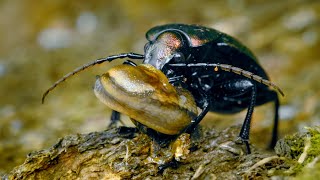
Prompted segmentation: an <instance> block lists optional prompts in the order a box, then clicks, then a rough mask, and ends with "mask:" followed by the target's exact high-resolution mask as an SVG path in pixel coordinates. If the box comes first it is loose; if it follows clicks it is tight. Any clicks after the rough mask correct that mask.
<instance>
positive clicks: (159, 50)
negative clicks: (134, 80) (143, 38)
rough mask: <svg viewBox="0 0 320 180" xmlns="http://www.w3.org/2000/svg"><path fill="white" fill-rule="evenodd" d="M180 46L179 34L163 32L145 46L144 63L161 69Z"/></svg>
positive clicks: (181, 43) (181, 42)
mask: <svg viewBox="0 0 320 180" xmlns="http://www.w3.org/2000/svg"><path fill="white" fill-rule="evenodd" d="M182 46H183V40H182V37H181V35H180V34H179V33H177V32H164V33H162V34H160V35H159V36H158V37H157V38H156V39H155V40H154V41H151V42H149V43H148V44H147V45H146V47H145V59H144V63H146V64H151V65H153V66H154V67H156V68H157V69H162V68H163V66H164V65H165V64H167V63H169V61H170V60H171V59H173V57H174V56H175V54H176V53H177V52H178V50H179V49H180V48H181V47H182Z"/></svg>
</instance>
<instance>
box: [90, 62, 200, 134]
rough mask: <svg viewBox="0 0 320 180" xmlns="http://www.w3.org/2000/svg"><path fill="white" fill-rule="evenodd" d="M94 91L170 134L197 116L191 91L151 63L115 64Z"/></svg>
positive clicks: (111, 104)
mask: <svg viewBox="0 0 320 180" xmlns="http://www.w3.org/2000/svg"><path fill="white" fill-rule="evenodd" d="M94 92H95V94H96V96H97V97H98V98H99V99H100V100H101V101H102V102H103V103H104V104H106V105H107V106H108V107H110V108H111V109H113V110H116V111H118V112H120V113H123V114H126V115H128V116H129V117H130V118H132V119H134V120H135V121H138V122H140V123H141V124H143V125H145V126H147V127H149V128H151V129H153V130H155V131H158V132H160V133H163V134H167V135H176V134H179V133H180V132H181V131H182V130H183V129H184V128H185V127H187V126H188V125H189V124H190V123H191V120H192V119H193V118H195V117H196V116H197V106H196V103H195V101H194V99H193V96H192V95H191V93H190V92H189V91H187V90H184V89H183V88H180V87H174V86H172V85H171V84H170V83H169V81H168V79H167V77H166V76H165V75H164V74H163V73H162V72H161V71H160V70H158V69H156V68H155V67H153V66H152V65H149V64H141V65H139V66H136V67H134V66H130V65H118V66H115V67H113V68H112V69H110V70H109V71H108V72H107V73H105V74H103V75H102V76H99V77H98V78H97V80H96V83H95V86H94Z"/></svg>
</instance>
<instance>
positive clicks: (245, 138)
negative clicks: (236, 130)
mask: <svg viewBox="0 0 320 180" xmlns="http://www.w3.org/2000/svg"><path fill="white" fill-rule="evenodd" d="M251 88H252V90H251V100H250V104H249V107H248V111H247V114H246V118H245V119H244V122H243V125H242V127H241V131H240V134H239V138H240V139H241V141H242V142H243V143H244V144H245V145H246V148H247V153H248V154H250V153H251V150H250V146H249V135H250V124H251V118H252V113H253V110H254V106H255V104H256V99H257V87H256V85H255V84H253V86H252V87H251Z"/></svg>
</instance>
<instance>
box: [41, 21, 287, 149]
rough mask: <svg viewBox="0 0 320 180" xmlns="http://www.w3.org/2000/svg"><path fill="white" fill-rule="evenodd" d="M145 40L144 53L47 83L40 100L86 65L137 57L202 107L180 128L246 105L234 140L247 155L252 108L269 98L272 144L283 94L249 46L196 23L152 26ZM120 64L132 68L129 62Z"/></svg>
mask: <svg viewBox="0 0 320 180" xmlns="http://www.w3.org/2000/svg"><path fill="white" fill-rule="evenodd" d="M146 38H147V39H148V41H149V42H148V43H147V44H146V45H145V47H144V53H145V54H144V55H141V54H136V53H123V54H119V55H113V56H109V57H106V58H102V59H97V60H95V61H94V62H91V63H88V64H86V65H84V66H82V67H79V68H77V69H75V70H74V71H73V72H71V73H69V74H67V75H65V76H64V77H63V78H61V79H60V80H58V81H57V82H56V83H55V84H54V85H53V86H52V87H50V88H49V89H48V90H47V91H46V92H45V93H44V95H43V98H42V101H44V99H45V97H46V95H47V94H48V93H49V92H50V91H51V90H53V89H54V88H55V87H56V86H57V85H58V84H60V83H61V82H63V81H65V80H66V79H67V78H69V77H70V76H72V75H74V74H76V73H78V72H80V71H82V70H84V69H86V68H88V67H91V66H94V65H96V64H101V63H103V62H106V61H108V62H110V61H113V60H115V59H123V58H130V59H141V60H143V63H146V64H151V65H153V66H155V67H156V68H157V69H160V70H161V71H162V72H163V73H164V74H165V75H166V76H167V78H168V79H169V82H170V83H171V84H172V85H174V86H182V87H184V88H186V89H188V90H189V91H190V92H191V93H192V95H193V96H194V98H195V101H196V103H197V106H198V107H199V108H201V109H202V111H201V113H200V114H199V115H198V116H197V117H196V118H195V119H194V120H193V121H192V122H191V124H190V125H189V126H188V127H187V128H186V129H185V130H184V131H183V132H187V133H191V132H193V131H194V129H195V127H196V126H197V125H198V124H199V123H200V121H201V120H202V119H203V117H204V116H205V115H206V114H207V113H208V111H212V112H218V113H226V114H232V113H237V112H240V111H242V110H244V109H248V111H247V114H246V117H245V120H244V123H243V125H242V128H241V131H240V134H239V138H240V139H241V140H242V141H243V142H244V143H245V145H246V147H247V151H248V153H250V148H249V143H248V141H249V131H250V122H251V116H252V113H253V110H254V107H255V106H258V105H262V104H265V103H267V102H271V101H273V102H274V104H275V116H274V126H273V133H272V140H271V144H270V146H271V147H273V146H274V145H275V143H276V140H277V129H278V109H279V98H278V95H277V92H276V91H278V92H280V94H281V95H283V92H282V91H281V90H280V88H279V87H277V86H276V85H275V84H273V83H272V82H270V81H269V77H268V75H267V74H266V72H265V71H264V69H263V68H262V67H261V66H260V65H259V63H258V61H257V58H256V57H255V56H254V55H253V53H252V52H251V51H250V50H249V49H248V48H246V47H245V46H244V45H242V44H241V43H240V42H239V41H237V40H236V39H234V38H233V37H231V36H229V35H227V34H225V33H222V32H219V31H217V30H215V29H211V28H207V27H203V26H199V25H185V24H167V25H162V26H156V27H154V28H152V29H150V30H149V31H148V32H147V34H146ZM125 63H128V64H131V65H133V66H135V64H134V63H133V62H131V61H126V62H125ZM269 87H273V88H274V89H275V90H276V91H275V90H272V89H270V88H269ZM111 119H112V120H113V121H114V120H117V119H119V113H118V112H113V113H112V117H111ZM136 125H137V126H138V128H139V129H146V127H143V125H142V124H136ZM181 133H182V132H181ZM160 138H161V137H160Z"/></svg>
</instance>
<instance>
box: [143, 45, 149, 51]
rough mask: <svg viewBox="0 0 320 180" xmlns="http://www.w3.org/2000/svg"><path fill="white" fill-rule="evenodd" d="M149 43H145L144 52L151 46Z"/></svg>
mask: <svg viewBox="0 0 320 180" xmlns="http://www.w3.org/2000/svg"><path fill="white" fill-rule="evenodd" d="M149 45H150V44H149V43H147V44H145V45H144V52H146V51H147V49H148V48H149Z"/></svg>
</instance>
